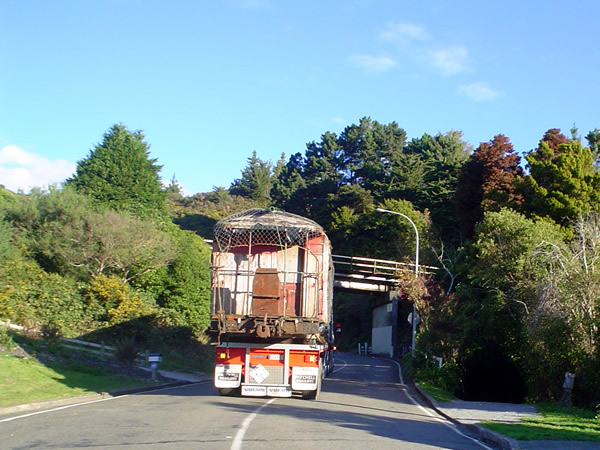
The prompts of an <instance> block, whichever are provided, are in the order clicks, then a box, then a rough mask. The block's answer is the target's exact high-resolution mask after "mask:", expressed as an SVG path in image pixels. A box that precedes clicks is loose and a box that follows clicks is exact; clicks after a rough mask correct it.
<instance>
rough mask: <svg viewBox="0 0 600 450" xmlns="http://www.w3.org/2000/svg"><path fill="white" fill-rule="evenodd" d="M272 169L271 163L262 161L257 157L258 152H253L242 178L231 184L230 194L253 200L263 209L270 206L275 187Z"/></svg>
mask: <svg viewBox="0 0 600 450" xmlns="http://www.w3.org/2000/svg"><path fill="white" fill-rule="evenodd" d="M271 169H272V165H271V163H270V162H267V161H262V160H261V159H260V158H258V156H257V155H256V151H254V152H252V156H251V157H250V158H248V165H247V166H246V168H245V169H244V170H243V171H242V177H241V178H239V179H237V180H235V181H234V182H233V183H232V184H231V187H230V188H229V193H230V194H231V195H240V196H242V197H246V198H249V199H252V200H253V201H255V202H256V203H257V204H258V205H260V206H262V207H265V206H268V205H269V204H270V202H271V195H270V192H271V187H272V186H273V181H272V178H271Z"/></svg>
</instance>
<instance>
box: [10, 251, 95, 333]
mask: <svg viewBox="0 0 600 450" xmlns="http://www.w3.org/2000/svg"><path fill="white" fill-rule="evenodd" d="M89 316H90V315H89V310H88V307H87V305H86V304H85V302H84V301H83V298H82V297H81V294H80V286H79V285H78V284H77V283H76V282H75V281H73V280H71V279H69V278H64V277H61V276H60V275H57V274H49V273H46V272H45V271H44V270H42V269H41V268H40V267H39V266H38V265H37V264H36V263H35V262H33V261H30V260H26V259H21V258H17V259H13V260H8V261H4V262H3V263H1V264H0V317H4V318H8V319H10V320H12V321H14V322H16V323H20V324H23V325H28V326H30V327H34V328H35V329H38V330H42V329H43V330H45V332H46V333H47V334H48V335H49V336H55V335H62V336H69V337H70V336H77V335H78V334H79V333H80V332H81V331H84V330H87V329H89V327H90V326H91V320H90V317H89Z"/></svg>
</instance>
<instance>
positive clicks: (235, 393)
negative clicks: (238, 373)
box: [219, 388, 242, 397]
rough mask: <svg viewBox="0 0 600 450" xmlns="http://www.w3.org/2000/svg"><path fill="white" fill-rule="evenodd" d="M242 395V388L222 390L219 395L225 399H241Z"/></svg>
mask: <svg viewBox="0 0 600 450" xmlns="http://www.w3.org/2000/svg"><path fill="white" fill-rule="evenodd" d="M241 393H242V388H220V389H219V395H221V396H225V397H239V396H240V395H241Z"/></svg>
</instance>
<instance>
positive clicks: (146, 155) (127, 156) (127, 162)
mask: <svg viewBox="0 0 600 450" xmlns="http://www.w3.org/2000/svg"><path fill="white" fill-rule="evenodd" d="M156 162H157V160H156V159H152V158H150V152H149V146H148V144H147V143H146V142H144V135H143V134H142V132H141V131H139V130H138V131H135V132H130V131H129V130H128V129H127V128H126V127H125V126H124V125H113V127H112V128H111V129H110V130H109V131H108V132H107V133H106V134H105V135H104V139H103V141H102V143H101V144H98V145H96V147H95V148H94V149H93V150H92V151H91V152H90V154H89V156H88V157H87V158H85V159H83V160H81V161H79V163H78V164H77V170H76V173H75V175H74V176H73V177H72V178H70V179H68V180H67V185H70V186H73V187H74V188H75V189H76V190H77V191H78V192H82V193H84V194H86V195H88V196H90V197H92V198H93V199H95V200H96V201H98V202H100V203H102V204H107V205H109V206H110V207H111V208H113V209H126V210H128V211H131V212H133V213H134V214H136V215H139V216H144V217H148V216H149V217H156V216H158V217H160V216H162V215H164V213H165V210H166V192H165V191H164V190H163V189H162V183H161V179H160V176H159V172H160V170H161V166H159V165H157V164H156Z"/></svg>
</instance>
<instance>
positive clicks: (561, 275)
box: [538, 212, 600, 356]
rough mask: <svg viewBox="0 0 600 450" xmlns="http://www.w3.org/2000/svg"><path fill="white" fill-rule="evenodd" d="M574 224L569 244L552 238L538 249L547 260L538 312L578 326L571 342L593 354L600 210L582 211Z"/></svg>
mask: <svg viewBox="0 0 600 450" xmlns="http://www.w3.org/2000/svg"><path fill="white" fill-rule="evenodd" d="M572 228H573V230H574V233H575V236H574V238H573V239H572V240H571V242H570V243H569V245H558V244H556V243H552V242H549V243H547V244H546V245H545V247H544V248H543V249H540V250H539V251H538V255H541V256H542V257H543V259H544V262H545V263H547V265H546V267H547V273H546V276H545V277H544V278H543V279H542V281H541V283H540V289H539V294H540V299H539V303H538V314H541V315H542V316H544V315H551V316H554V317H559V318H562V317H564V318H565V319H566V323H567V324H568V325H569V327H570V328H571V329H573V330H575V333H574V335H573V336H572V343H573V344H574V345H575V346H576V347H579V348H580V349H581V350H582V351H583V352H585V353H586V354H588V355H589V356H594V354H595V352H596V351H597V350H598V347H599V346H598V338H599V335H598V331H599V330H600V214H599V213H597V212H592V213H589V214H586V215H581V216H579V217H577V218H576V219H575V220H574V223H573V226H572Z"/></svg>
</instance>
